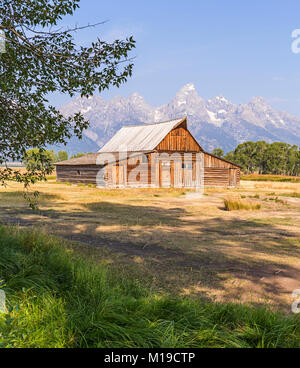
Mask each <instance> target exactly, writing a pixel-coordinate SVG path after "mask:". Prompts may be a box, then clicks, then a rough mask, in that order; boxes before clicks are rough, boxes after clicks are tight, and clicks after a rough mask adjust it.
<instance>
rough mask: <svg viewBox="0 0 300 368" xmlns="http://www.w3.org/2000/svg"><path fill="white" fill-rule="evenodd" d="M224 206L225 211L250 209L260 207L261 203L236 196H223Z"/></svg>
mask: <svg viewBox="0 0 300 368" xmlns="http://www.w3.org/2000/svg"><path fill="white" fill-rule="evenodd" d="M255 198H257V197H255ZM224 206H225V209H226V211H238V210H246V211H252V210H259V209H260V208H261V205H260V204H259V203H252V202H249V201H245V200H241V199H238V198H224Z"/></svg>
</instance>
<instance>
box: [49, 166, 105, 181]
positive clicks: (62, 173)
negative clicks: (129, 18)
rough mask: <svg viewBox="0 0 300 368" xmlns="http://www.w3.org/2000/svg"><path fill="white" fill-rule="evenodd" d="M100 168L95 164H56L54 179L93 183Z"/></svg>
mask: <svg viewBox="0 0 300 368" xmlns="http://www.w3.org/2000/svg"><path fill="white" fill-rule="evenodd" d="M100 169H101V167H100V166H97V165H87V166H83V165H80V166H79V165H76V166H71V165H68V166H67V165H66V166H58V165H57V166H56V180H57V181H60V182H68V183H74V184H95V185H96V177H97V174H98V172H99V170H100Z"/></svg>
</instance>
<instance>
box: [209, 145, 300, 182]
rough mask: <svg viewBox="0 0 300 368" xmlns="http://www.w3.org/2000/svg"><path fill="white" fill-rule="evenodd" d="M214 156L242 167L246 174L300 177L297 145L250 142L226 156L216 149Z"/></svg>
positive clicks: (299, 159) (239, 146) (299, 152)
mask: <svg viewBox="0 0 300 368" xmlns="http://www.w3.org/2000/svg"><path fill="white" fill-rule="evenodd" d="M212 154H213V155H215V156H217V157H220V158H224V159H225V160H228V161H231V162H234V163H236V164H238V165H240V166H242V170H243V172H244V173H245V174H252V173H258V174H273V175H289V176H300V150H299V147H298V146H296V145H290V144H287V143H281V142H275V143H267V142H265V141H258V142H251V141H249V142H245V143H242V144H239V145H238V146H237V147H236V149H235V150H234V151H230V152H228V153H227V154H226V155H225V154H224V151H223V150H222V149H220V148H215V149H214V150H213V151H212Z"/></svg>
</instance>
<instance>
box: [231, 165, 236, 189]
mask: <svg viewBox="0 0 300 368" xmlns="http://www.w3.org/2000/svg"><path fill="white" fill-rule="evenodd" d="M236 181H237V174H236V169H229V186H230V187H235V186H236Z"/></svg>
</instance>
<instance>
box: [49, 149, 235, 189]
mask: <svg viewBox="0 0 300 368" xmlns="http://www.w3.org/2000/svg"><path fill="white" fill-rule="evenodd" d="M173 153H174V152H173ZM161 154H163V152H160V155H161ZM165 154H166V155H168V154H172V152H165ZM145 157H146V159H145ZM161 157H163V156H161ZM161 157H160V158H158V157H156V156H155V155H151V154H148V155H141V156H136V157H134V158H130V159H128V160H127V162H126V161H123V162H122V161H121V162H117V163H116V164H109V165H106V166H105V168H104V169H103V167H101V166H97V165H80V166H79V165H74V166H71V165H68V166H59V165H58V166H57V168H56V170H57V180H58V181H61V182H69V183H79V184H94V185H97V184H99V180H98V183H97V175H99V171H100V170H101V169H103V170H104V173H103V175H104V176H105V182H103V186H105V187H108V188H116V187H117V188H126V187H131V188H137V187H139V188H151V187H152V188H155V187H170V186H171V187H173V186H174V187H177V188H178V187H179V188H180V187H182V188H193V187H195V186H196V182H195V165H196V152H194V153H190V152H188V155H187V156H185V161H181V159H182V158H183V157H184V152H181V153H180V155H179V157H181V159H180V160H176V159H175V160H171V162H168V160H167V159H165V158H161ZM166 157H167V156H166ZM126 165H127V166H126ZM198 184H199V183H198ZM239 184H240V169H239V167H238V166H236V165H234V164H232V163H229V162H226V161H224V160H222V159H219V158H217V157H214V156H212V155H210V154H208V153H204V185H205V186H222V187H228V186H233V187H234V186H239Z"/></svg>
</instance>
